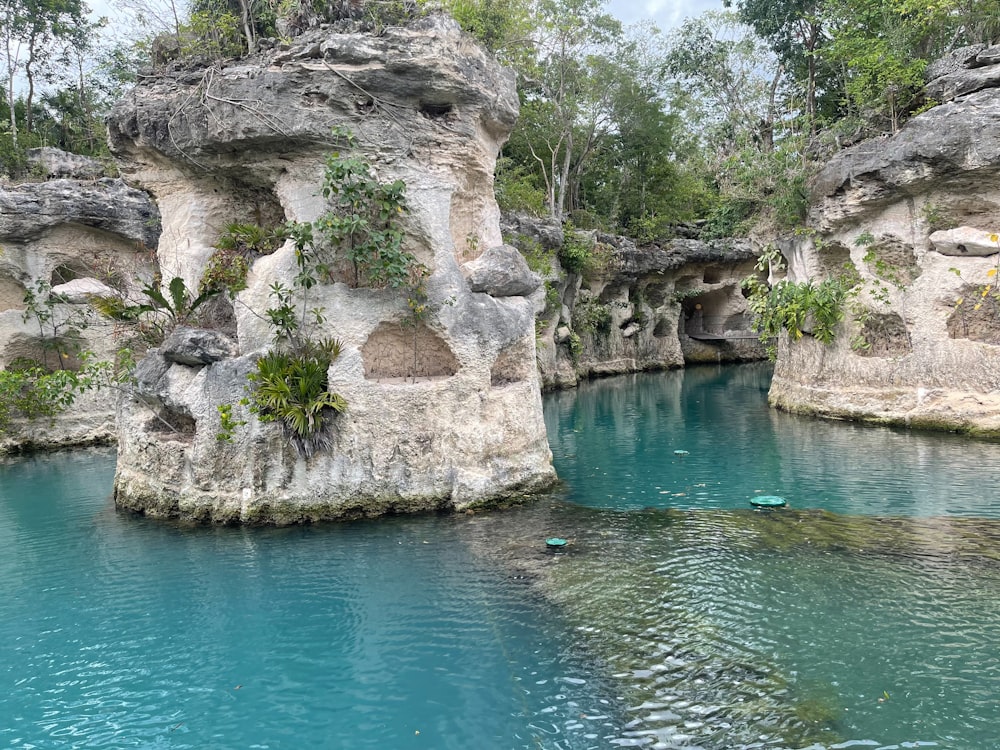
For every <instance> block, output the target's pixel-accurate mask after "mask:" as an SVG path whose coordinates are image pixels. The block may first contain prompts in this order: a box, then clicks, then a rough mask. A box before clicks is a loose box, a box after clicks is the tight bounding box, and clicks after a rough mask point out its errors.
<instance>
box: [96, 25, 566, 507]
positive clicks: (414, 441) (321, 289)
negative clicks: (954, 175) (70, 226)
mask: <svg viewBox="0 0 1000 750" xmlns="http://www.w3.org/2000/svg"><path fill="white" fill-rule="evenodd" d="M517 107H518V102H517V96H516V92H515V88H514V81H513V76H512V75H511V74H510V73H509V72H507V71H505V70H503V69H502V68H501V67H500V66H499V65H498V64H497V63H496V62H495V60H494V59H493V58H492V57H491V56H490V55H488V54H487V53H486V52H485V51H484V50H482V49H481V48H480V47H478V46H477V45H476V43H475V42H474V41H473V40H472V39H471V38H470V37H468V36H466V35H465V34H464V33H462V32H461V31H460V30H459V28H458V26H457V25H456V24H455V23H454V22H452V21H450V20H446V19H444V18H442V17H431V18H428V19H425V20H423V21H421V22H419V23H417V24H414V25H411V26H408V27H388V28H386V29H385V30H384V33H382V34H381V35H379V36H372V35H368V34H363V33H353V32H352V33H337V32H336V31H335V30H334V29H332V28H318V29H312V30H309V31H307V32H305V33H304V34H303V35H302V36H300V37H297V38H294V39H293V40H292V41H291V42H290V43H288V44H287V45H280V46H278V47H277V49H272V50H265V51H263V52H261V53H260V54H259V56H258V57H257V58H253V59H247V60H242V61H239V62H238V63H234V64H230V65H228V66H225V65H224V66H223V67H221V68H214V69H211V70H205V71H186V72H176V73H173V74H171V75H168V76H164V77H161V78H159V79H150V80H146V81H143V82H142V83H140V84H139V86H137V87H136V88H135V89H134V90H133V92H132V93H131V94H130V95H129V96H128V98H127V99H126V100H124V101H122V102H120V103H119V104H118V105H117V106H116V107H115V108H114V110H113V112H112V114H111V116H110V118H109V125H108V127H109V138H110V142H111V145H112V148H113V150H114V151H115V153H116V154H117V155H118V157H119V158H121V159H122V160H123V162H124V164H123V169H124V171H125V172H126V173H127V174H129V175H130V176H131V177H132V178H134V179H135V180H137V181H138V182H139V183H140V184H142V185H143V186H144V187H146V188H148V189H149V190H150V191H151V192H152V193H153V194H154V195H156V196H157V198H158V201H159V206H160V211H161V213H162V216H163V235H162V239H161V242H160V245H159V250H158V255H159V259H160V263H161V265H163V266H164V267H169V268H171V269H174V271H175V272H176V273H178V274H179V275H181V276H182V278H184V280H185V282H186V284H187V286H188V288H197V285H198V283H199V281H200V278H201V275H202V272H203V270H204V268H205V267H206V264H207V263H208V261H209V259H210V258H211V256H212V254H213V253H214V252H215V244H216V243H217V241H218V238H219V235H220V233H221V232H222V231H223V229H224V228H225V226H226V225H227V224H228V223H230V222H234V221H250V222H254V223H262V222H263V223H267V224H269V225H272V226H273V225H277V224H278V223H282V222H284V221H287V220H292V221H312V220H314V219H315V218H317V217H318V216H319V215H321V214H322V213H323V212H324V211H325V210H326V209H327V207H326V205H325V203H324V200H323V198H322V195H321V193H320V191H319V187H320V185H321V184H322V179H323V170H324V164H325V160H326V156H327V154H328V153H330V152H331V151H333V150H338V151H340V152H341V153H344V154H345V155H346V153H348V152H349V153H350V154H351V155H352V156H357V157H358V158H360V159H363V160H364V161H365V162H367V163H369V164H370V165H371V168H372V171H373V173H374V174H375V176H376V178H377V179H378V180H379V181H380V182H383V183H387V182H392V181H395V180H400V181H402V182H403V183H404V184H405V191H406V202H407V206H408V208H409V211H408V212H407V213H406V214H403V215H401V219H400V221H401V223H402V229H403V230H404V232H405V248H406V249H407V250H408V251H409V252H412V253H413V254H414V255H415V256H416V257H417V259H418V260H419V261H420V263H422V264H423V265H424V266H425V267H426V268H427V269H428V272H429V275H428V276H427V277H426V279H425V280H424V284H423V286H424V291H425V293H426V301H425V303H424V305H423V307H422V311H421V315H420V317H419V319H415V318H414V317H413V315H412V311H411V308H410V305H409V304H408V302H407V298H406V294H405V293H403V292H402V291H399V290H393V289H382V290H380V289H371V288H366V287H364V286H363V285H359V284H358V283H357V282H356V279H355V277H354V274H353V273H351V272H350V269H349V264H348V271H347V272H345V273H343V274H341V275H339V276H336V278H334V279H332V280H328V279H325V280H324V282H323V283H320V284H317V285H316V286H314V287H312V288H311V289H310V290H309V302H308V306H309V307H310V308H312V307H316V308H321V309H322V310H323V323H322V330H321V331H320V332H319V333H320V334H321V335H323V336H330V337H336V338H337V339H339V340H340V342H341V345H342V346H341V354H340V356H339V358H337V359H336V360H335V361H334V362H333V363H332V365H331V367H330V368H329V371H328V387H329V389H330V390H331V391H333V392H335V393H337V394H339V395H341V396H342V397H343V398H344V399H345V400H346V402H347V410H346V411H345V412H343V413H342V414H339V415H337V416H336V417H335V418H334V417H333V416H332V415H329V414H328V415H326V417H327V418H328V422H327V424H328V425H329V428H328V429H327V430H326V432H325V433H324V440H325V441H326V444H327V446H328V448H327V449H326V450H320V451H318V452H316V453H315V454H313V455H312V456H311V457H310V458H308V459H306V458H303V457H301V456H300V455H298V453H297V452H296V450H295V449H294V448H293V447H292V446H291V445H290V444H289V442H288V441H287V440H286V438H285V436H284V435H283V434H282V431H281V429H280V426H279V425H278V424H275V423H274V422H263V421H261V420H260V419H258V418H257V417H256V416H255V415H253V414H251V413H249V412H248V411H247V409H246V408H245V407H244V406H243V405H241V404H239V399H240V398H241V397H242V396H243V394H244V386H245V384H246V382H247V381H246V377H247V374H248V373H249V372H250V371H251V370H252V369H253V367H254V363H255V361H256V358H257V356H259V354H260V353H261V352H262V351H264V350H265V349H267V348H269V347H270V346H272V345H273V337H274V332H273V331H272V330H271V328H270V326H269V325H268V323H267V320H266V315H265V311H266V310H267V309H268V307H270V306H272V305H273V300H272V298H271V296H270V287H271V284H272V283H274V282H276V281H277V282H281V283H283V284H285V286H288V287H290V286H292V279H293V278H294V276H295V274H296V273H297V267H296V261H295V249H294V247H293V245H292V243H291V242H289V243H286V245H285V246H283V247H281V248H279V249H278V250H277V251H276V252H274V253H272V254H270V255H264V256H261V257H258V258H255V259H254V261H253V264H252V266H251V268H250V273H249V275H248V278H247V288H246V289H245V290H244V291H242V292H240V293H239V295H238V297H237V299H236V304H235V305H234V311H235V331H236V342H237V344H238V347H239V350H240V351H242V352H245V354H243V355H242V356H239V357H235V358H232V357H227V358H222V359H217V360H216V361H211V362H208V363H206V364H204V365H203V366H200V367H192V366H188V365H186V364H178V363H177V362H176V361H170V359H171V358H173V359H175V360H176V359H178V358H179V357H178V354H177V351H178V350H179V349H180V347H178V349H177V350H175V349H174V344H173V342H172V341H171V342H168V343H167V344H165V345H164V346H163V347H162V348H161V349H160V350H158V351H156V352H153V353H152V354H151V355H150V356H149V357H147V359H148V362H147V361H145V360H144V361H143V363H142V364H141V366H140V369H139V374H140V384H139V388H138V391H137V394H136V397H135V398H129V399H126V400H125V401H124V402H123V404H122V407H121V409H120V419H119V451H120V452H119V461H118V470H117V475H116V480H115V498H116V502H117V504H118V505H119V506H120V507H123V508H132V509H135V510H139V511H141V512H145V513H148V514H150V515H157V516H171V517H183V518H188V519H194V520H204V521H224V522H245V523H255V522H267V523H292V522H300V521H308V520H316V519H323V518H342V517H356V516H369V515H377V514H380V513H394V512H413V511H419V510H428V509H433V510H437V509H454V508H468V507H471V506H475V505H476V504H480V503H489V502H495V501H500V500H503V499H506V498H512V497H517V496H518V495H519V494H520V493H523V492H527V491H531V490H533V489H537V488H539V487H542V486H545V485H547V484H549V483H550V482H551V481H552V480H553V478H554V473H553V470H552V466H551V455H550V452H549V449H548V443H547V440H546V435H545V424H544V420H543V418H542V409H541V396H540V389H539V381H538V372H537V370H536V368H535V367H534V362H535V333H534V320H533V310H534V305H535V302H534V300H533V299H532V298H529V297H525V296H521V295H523V294H526V293H528V292H530V290H531V289H533V288H534V285H533V284H532V283H530V282H531V279H530V277H529V276H525V274H524V273H523V270H524V269H523V268H519V269H514V270H517V273H515V274H513V275H512V277H511V281H512V282H514V283H513V286H511V285H510V283H508V282H506V281H502V280H499V278H498V273H499V272H500V271H501V270H507V271H509V270H511V269H498V268H497V267H496V265H497V263H496V261H495V260H491V259H490V258H491V256H492V255H494V254H492V253H490V254H487V257H486V259H485V260H483V261H482V262H481V263H479V264H476V261H477V259H478V258H477V256H478V254H479V251H478V250H477V249H478V248H495V247H497V246H500V245H502V242H503V240H502V238H501V234H500V225H499V217H500V212H499V209H498V207H497V205H496V201H495V198H494V195H493V170H494V167H495V162H496V157H497V153H498V151H499V147H500V144H501V143H502V142H503V141H504V140H505V139H506V138H507V135H508V134H509V132H510V128H511V127H512V126H513V123H514V121H515V119H516V115H517ZM332 127H340V128H346V129H348V130H350V131H351V132H352V134H353V136H354V140H353V145H351V144H349V143H348V142H347V141H346V140H345V139H344V137H343V136H337V135H333V134H331V128H332ZM501 252H502V251H501ZM470 262H471V266H472V271H474V272H475V273H473V275H474V276H477V277H478V275H479V273H480V271H478V270H476V269H477V268H479V269H480V270H482V269H489V273H488V274H485V272H484V274H485V275H486V276H489V277H490V278H489V279H488V280H487V281H483V282H476V283H475V285H474V286H475V288H476V289H479V288H482V289H484V290H486V291H491V292H494V293H497V294H500V293H503V292H506V293H508V295H510V293H511V292H519V293H520V294H514V295H513V296H491V295H490V294H486V293H483V292H480V291H474V290H473V289H470V287H469V284H468V283H467V282H466V279H465V277H464V275H463V268H462V266H463V265H464V264H470ZM466 270H469V266H468V265H466ZM185 336H186V334H185ZM203 348H204V347H203ZM219 348H220V350H221V349H224V347H219ZM195 349H196V352H195V353H193V354H192V355H191V356H187V355H183V356H181V357H180V358H181V359H183V360H184V361H188V362H190V361H191V360H196V361H201V360H202V359H204V358H205V357H204V356H202V354H203V352H202V351H201V350H200V349H199V347H198V346H196V347H195ZM214 356H215V355H213V356H212V358H214ZM220 404H229V405H231V406H232V408H233V419H234V420H237V421H245V422H246V425H245V426H244V427H241V428H240V429H238V430H236V431H234V434H233V436H232V438H233V442H232V443H228V442H220V441H219V440H218V439H217V435H218V433H219V431H220V430H219V428H220V422H219V413H218V409H217V407H218V406H219V405H220ZM164 425H169V428H168V427H165V426H164Z"/></svg>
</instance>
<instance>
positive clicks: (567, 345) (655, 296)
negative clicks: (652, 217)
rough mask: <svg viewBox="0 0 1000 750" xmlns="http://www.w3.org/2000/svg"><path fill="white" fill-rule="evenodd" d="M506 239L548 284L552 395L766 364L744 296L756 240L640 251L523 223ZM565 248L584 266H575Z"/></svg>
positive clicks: (622, 241) (545, 310) (509, 220)
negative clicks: (694, 367)
mask: <svg viewBox="0 0 1000 750" xmlns="http://www.w3.org/2000/svg"><path fill="white" fill-rule="evenodd" d="M503 230H504V235H505V236H506V237H507V238H508V239H509V240H510V241H511V242H513V243H515V244H517V245H518V246H519V247H520V248H521V250H522V252H523V253H524V254H525V256H526V258H527V259H528V260H529V261H530V262H531V263H532V265H533V267H534V268H535V269H536V270H537V271H538V272H539V273H540V274H541V275H542V276H543V277H544V282H545V287H544V292H540V293H538V294H536V296H535V299H536V314H537V324H536V327H537V332H538V342H537V343H538V368H539V371H540V374H541V378H542V384H543V386H545V387H549V388H557V387H565V386H572V385H575V384H576V383H577V382H578V381H579V380H580V379H581V378H587V377H592V376H601V375H617V374H624V373H630V372H640V371H643V370H657V369H670V368H675V367H684V366H685V365H686V364H697V363H705V362H708V363H719V362H741V361H747V360H757V359H764V358H765V357H766V353H765V352H764V348H763V346H762V345H761V343H760V341H759V340H758V337H757V334H755V333H754V332H753V331H751V330H750V326H751V320H750V316H749V313H748V308H747V300H746V297H745V296H744V295H743V291H742V288H741V283H742V281H743V279H744V278H746V277H747V276H748V275H750V274H751V273H753V272H754V265H755V262H756V259H757V255H756V251H755V249H754V248H753V247H752V246H751V243H750V241H749V240H718V241H711V242H702V241H699V240H693V239H675V240H671V241H667V242H664V243H661V244H651V245H644V246H637V245H636V244H635V243H634V242H632V241H631V240H629V239H627V238H625V237H619V236H612V235H607V234H603V233H594V232H576V233H575V235H574V236H573V237H569V238H567V237H565V236H564V234H563V231H562V228H561V227H560V226H559V225H558V223H555V222H544V221H539V220H534V219H529V218H527V217H523V216H520V217H519V216H508V217H505V220H504V223H503ZM567 243H569V245H576V246H577V247H578V249H577V254H576V257H580V256H581V255H582V257H584V258H585V260H583V261H578V262H577V264H575V265H574V264H571V263H570V257H569V255H570V253H572V251H570V253H568V252H567ZM580 246H582V247H580Z"/></svg>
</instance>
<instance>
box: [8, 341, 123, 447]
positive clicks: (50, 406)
mask: <svg viewBox="0 0 1000 750" xmlns="http://www.w3.org/2000/svg"><path fill="white" fill-rule="evenodd" d="M79 356H80V359H81V365H80V367H79V369H77V370H69V369H59V370H54V371H50V370H48V369H47V368H45V367H43V366H42V365H41V364H40V363H38V362H34V361H31V360H20V361H16V362H12V363H11V364H10V366H8V367H7V368H6V369H2V370H0V434H3V433H5V432H7V431H8V430H9V428H10V425H11V422H12V421H13V420H15V419H18V418H21V419H28V420H32V419H39V418H42V417H55V416H56V415H58V414H60V413H62V412H63V411H65V410H66V409H68V408H69V407H70V406H72V405H73V403H75V401H76V399H77V397H78V396H80V395H81V394H83V393H86V392H87V391H90V390H94V389H95V388H99V387H101V386H103V385H107V384H109V383H113V382H114V381H115V375H114V372H113V366H112V365H111V363H108V362H103V361H96V360H94V359H93V357H92V356H91V355H90V354H89V353H88V352H81V353H80V355H79Z"/></svg>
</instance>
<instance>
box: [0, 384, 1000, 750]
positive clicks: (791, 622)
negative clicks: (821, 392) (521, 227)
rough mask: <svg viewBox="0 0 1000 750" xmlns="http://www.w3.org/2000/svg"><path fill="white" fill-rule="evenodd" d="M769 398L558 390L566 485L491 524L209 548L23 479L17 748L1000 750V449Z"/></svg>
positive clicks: (12, 503) (675, 390) (107, 457)
mask: <svg viewBox="0 0 1000 750" xmlns="http://www.w3.org/2000/svg"><path fill="white" fill-rule="evenodd" d="M769 376H770V371H769V369H768V368H767V367H763V366H740V367H729V368H721V367H718V368H717V367H706V368H696V369H691V370H688V371H687V372H668V373H658V374H650V375H640V376H626V377H622V378H614V379H608V380H602V381H595V382H592V383H587V384H584V385H583V386H581V387H580V388H579V389H576V390H574V391H568V392H563V393H556V394H550V395H549V396H547V397H546V399H545V408H546V418H547V421H548V427H549V430H550V441H551V443H552V447H553V451H554V457H555V462H556V466H557V469H558V471H559V473H560V475H561V476H562V477H563V478H564V479H565V486H564V487H563V488H562V490H561V491H560V492H557V493H555V494H553V495H551V496H547V497H542V498H537V499H535V500H534V501H533V502H531V503H528V504H526V505H524V506H522V507H518V508H514V509H511V510H508V511H503V512H496V513H489V514H480V515H473V516H467V515H458V516H433V515H431V516H422V517H418V518H395V519H383V520H379V521H372V522H364V523H350V524H331V525H317V526H309V527H298V528H291V529H260V528H254V529H234V528H200V527H184V526H176V525H172V524H166V523H162V522H156V521H151V520H147V519H144V518H141V517H136V516H132V515H127V514H119V513H116V512H115V511H114V509H113V506H112V503H111V501H110V497H109V495H110V489H111V479H112V474H113V468H114V455H113V453H111V452H109V451H102V450H83V451H73V452H66V453H59V454H53V455H49V456H36V457H29V458H21V459H11V460H8V461H6V462H4V463H0V576H2V577H0V643H3V644H4V651H3V659H2V660H0V674H2V675H3V679H4V681H5V689H4V690H3V691H2V692H0V746H2V747H12V748H118V747H122V748H124V747H139V748H192V749H202V748H220V749H228V748H233V749H237V748H239V749H242V748H306V747H309V748H314V747H315V748H343V747H350V748H366V747H371V748H376V747H378V748H387V747H388V748H407V747H413V748H443V749H444V750H450V749H451V748H455V749H456V750H458V749H459V748H462V749H463V750H464V749H465V748H473V747H474V748H486V749H487V750H489V749H491V748H497V749H498V750H502V749H505V748H550V749H552V750H582V749H584V748H587V749H590V748H615V747H647V748H705V749H706V750H708V749H711V750H739V749H742V748H747V749H749V748H806V747H808V748H812V749H813V750H821V749H829V750H840V749H841V748H854V747H872V748H897V747H898V748H903V747H924V746H933V747H938V748H951V749H953V750H984V749H987V748H996V747H1000V741H998V739H997V737H998V732H997V729H996V727H998V726H1000V647H998V646H997V641H996V638H997V633H1000V499H998V493H996V491H995V483H994V482H993V480H992V473H991V471H992V467H994V466H997V465H1000V445H998V444H995V443H987V442H976V441H971V440H968V439H966V438H962V437H958V436H954V435H938V434H925V433H923V434H922V433H912V432H906V431H900V430H892V429H884V428H871V427H862V426H859V425H853V424H847V423H838V422H825V421H817V420H811V419H806V418H801V417H794V416H790V415H786V414H780V413H776V412H773V411H771V410H769V409H768V408H767V406H766V388H767V383H768V379H769ZM676 450H683V451H686V453H685V454H683V455H678V454H675V453H674V451H676ZM758 494H775V495H782V496H784V497H786V498H787V499H788V501H789V505H790V507H789V508H787V509H784V510H779V511H755V510H752V509H751V508H750V506H749V499H750V498H751V497H754V496H755V495H758ZM549 536H562V537H565V538H567V539H569V540H570V545H569V547H568V551H566V552H565V553H560V554H552V553H551V552H550V551H548V550H547V549H546V547H545V544H544V540H545V538H546V537H549Z"/></svg>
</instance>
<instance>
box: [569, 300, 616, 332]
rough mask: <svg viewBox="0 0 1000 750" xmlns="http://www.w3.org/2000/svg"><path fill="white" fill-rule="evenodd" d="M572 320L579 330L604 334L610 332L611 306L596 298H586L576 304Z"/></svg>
mask: <svg viewBox="0 0 1000 750" xmlns="http://www.w3.org/2000/svg"><path fill="white" fill-rule="evenodd" d="M573 321H574V323H575V324H576V325H575V327H576V328H577V329H578V330H580V331H583V332H586V333H594V334H601V335H605V336H606V335H607V334H608V333H610V332H611V323H612V315H611V306H610V305H607V304H605V303H602V302H599V301H598V300H596V299H590V300H586V301H584V302H582V303H580V304H578V305H577V306H576V309H575V310H574V311H573Z"/></svg>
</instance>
